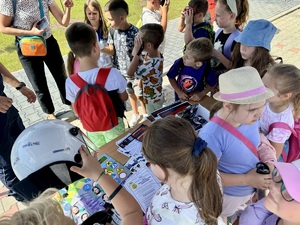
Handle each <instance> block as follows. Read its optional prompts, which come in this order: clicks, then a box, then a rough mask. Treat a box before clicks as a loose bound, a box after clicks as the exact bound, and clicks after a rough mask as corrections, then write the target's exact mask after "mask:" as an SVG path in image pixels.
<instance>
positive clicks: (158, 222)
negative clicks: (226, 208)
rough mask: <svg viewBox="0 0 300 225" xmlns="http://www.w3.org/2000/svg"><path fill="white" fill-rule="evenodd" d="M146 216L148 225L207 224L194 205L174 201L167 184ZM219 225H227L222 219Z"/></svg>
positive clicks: (154, 200)
mask: <svg viewBox="0 0 300 225" xmlns="http://www.w3.org/2000/svg"><path fill="white" fill-rule="evenodd" d="M146 216H147V222H148V225H186V224H198V225H204V224H205V222H204V220H203V219H202V218H201V217H200V215H199V213H198V210H197V208H196V207H195V205H194V203H193V202H179V201H176V200H175V199H173V198H172V196H171V192H170V187H169V186H168V185H167V184H164V185H163V186H162V187H161V188H160V189H159V190H158V191H157V192H156V194H155V195H154V197H153V199H152V202H151V204H150V206H149V208H148V210H147V214H146ZM218 225H225V223H224V222H223V221H222V219H221V218H220V217H219V218H218Z"/></svg>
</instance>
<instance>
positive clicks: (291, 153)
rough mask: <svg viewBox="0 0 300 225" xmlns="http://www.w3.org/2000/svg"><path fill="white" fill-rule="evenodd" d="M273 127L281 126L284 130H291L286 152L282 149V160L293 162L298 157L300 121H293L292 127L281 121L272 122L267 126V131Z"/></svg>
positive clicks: (299, 154)
mask: <svg viewBox="0 0 300 225" xmlns="http://www.w3.org/2000/svg"><path fill="white" fill-rule="evenodd" d="M274 128H282V129H286V130H290V131H291V132H292V134H291V136H290V138H289V140H288V141H289V149H288V153H286V152H285V151H284V150H283V151H282V158H283V160H284V162H293V161H295V160H296V159H299V158H300V121H299V119H298V120H297V121H295V125H294V129H293V128H291V127H290V126H289V125H288V124H286V123H283V122H275V123H272V124H271V125H270V127H269V132H268V133H270V132H271V130H272V129H274Z"/></svg>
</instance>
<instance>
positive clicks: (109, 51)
mask: <svg viewBox="0 0 300 225" xmlns="http://www.w3.org/2000/svg"><path fill="white" fill-rule="evenodd" d="M101 52H102V53H104V54H106V55H109V56H113V55H114V54H115V47H114V45H111V44H110V45H108V46H105V47H103V48H102V49H101Z"/></svg>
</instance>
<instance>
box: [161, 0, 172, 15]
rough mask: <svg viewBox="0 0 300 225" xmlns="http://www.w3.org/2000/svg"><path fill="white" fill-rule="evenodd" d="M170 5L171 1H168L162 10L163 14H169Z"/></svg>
mask: <svg viewBox="0 0 300 225" xmlns="http://www.w3.org/2000/svg"><path fill="white" fill-rule="evenodd" d="M169 5H170V0H166V1H165V4H164V5H163V6H161V8H160V10H161V14H167V13H168V11H169Z"/></svg>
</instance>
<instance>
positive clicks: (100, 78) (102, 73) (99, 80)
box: [95, 68, 111, 88]
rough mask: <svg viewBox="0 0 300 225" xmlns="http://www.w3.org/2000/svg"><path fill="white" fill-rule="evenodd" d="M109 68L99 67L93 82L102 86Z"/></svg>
mask: <svg viewBox="0 0 300 225" xmlns="http://www.w3.org/2000/svg"><path fill="white" fill-rule="evenodd" d="M110 69H111V68H101V69H99V71H98V75H97V78H96V82H95V84H99V85H100V86H102V87H103V88H104V86H105V83H106V80H107V77H108V74H109V72H110Z"/></svg>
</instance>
